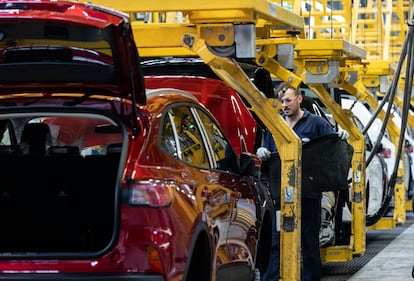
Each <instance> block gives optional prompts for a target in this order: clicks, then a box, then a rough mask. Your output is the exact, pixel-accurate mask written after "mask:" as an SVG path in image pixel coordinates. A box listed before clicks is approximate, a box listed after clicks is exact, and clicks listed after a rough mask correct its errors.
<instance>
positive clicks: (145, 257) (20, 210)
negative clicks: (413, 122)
mask: <svg viewBox="0 0 414 281" xmlns="http://www.w3.org/2000/svg"><path fill="white" fill-rule="evenodd" d="M0 11H1V13H0V34H1V35H2V38H3V40H2V41H0V49H1V52H0V53H1V54H2V55H1V56H0V133H1V134H0V141H1V145H0V155H1V157H0V170H1V171H2V182H1V183H0V220H1V221H2V231H1V232H0V273H1V274H0V280H29V279H30V280H57V279H62V280H98V279H99V280H152V281H161V280H163V281H173V280H174V281H175V280H184V281H193V280H196V279H198V280H200V281H211V280H217V281H219V280H220V281H221V280H238V281H241V280H246V281H250V280H252V279H253V277H254V274H255V272H256V269H258V270H259V271H264V270H266V267H267V266H268V260H269V255H270V249H269V247H268V246H267V241H270V235H271V219H270V217H271V212H272V203H271V200H270V199H269V196H268V193H267V191H266V189H265V188H264V187H263V186H262V185H261V184H260V182H258V181H257V180H256V179H255V177H254V175H255V172H256V171H257V169H258V167H257V166H255V165H256V164H257V163H258V161H256V160H257V158H255V157H254V156H252V155H247V154H245V153H242V154H241V155H240V157H238V155H237V154H236V153H235V150H234V149H233V148H232V147H231V145H230V141H228V140H227V138H226V136H225V135H224V134H223V133H222V131H223V130H222V128H221V127H220V125H219V124H218V123H217V121H216V120H215V118H214V117H213V116H212V115H211V114H210V112H209V111H208V110H207V109H206V108H205V107H204V106H203V105H202V104H201V103H200V102H199V101H197V99H196V98H195V97H194V96H193V95H191V94H190V93H188V92H185V91H179V90H172V89H170V90H156V91H146V89H145V85H144V81H143V80H144V79H143V75H142V71H141V68H140V65H139V55H138V52H137V48H136V46H135V44H134V41H133V36H132V32H131V27H130V24H129V20H128V17H127V16H126V15H124V14H122V13H119V12H116V11H113V10H108V9H104V8H102V7H95V6H93V5H90V4H88V5H86V4H85V5H84V4H80V3H74V2H65V1H0ZM147 92H148V93H147ZM147 94H148V95H147ZM183 112H187V113H188V114H181V115H180V114H178V113H183ZM184 128H185V129H184ZM211 130H213V131H211ZM196 132H198V135H197V134H196ZM196 136H198V137H196ZM239 158H240V159H239Z"/></svg>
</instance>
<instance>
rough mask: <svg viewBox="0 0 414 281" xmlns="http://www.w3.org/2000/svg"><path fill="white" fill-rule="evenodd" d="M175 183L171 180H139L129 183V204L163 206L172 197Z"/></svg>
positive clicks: (167, 203) (170, 200)
mask: <svg viewBox="0 0 414 281" xmlns="http://www.w3.org/2000/svg"><path fill="white" fill-rule="evenodd" d="M175 189H176V184H175V183H174V182H171V181H161V180H139V181H135V182H133V183H132V184H131V194H130V197H129V204H131V205H146V206H150V207H165V206H168V205H169V204H171V202H172V200H173V198H174V191H175Z"/></svg>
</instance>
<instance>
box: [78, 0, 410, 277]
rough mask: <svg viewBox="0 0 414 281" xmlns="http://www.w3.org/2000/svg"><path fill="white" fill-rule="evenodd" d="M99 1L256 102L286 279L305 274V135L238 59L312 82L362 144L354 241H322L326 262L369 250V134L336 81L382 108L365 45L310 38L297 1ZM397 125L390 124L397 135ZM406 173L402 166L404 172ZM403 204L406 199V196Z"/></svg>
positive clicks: (146, 48) (155, 49) (150, 52)
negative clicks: (276, 187) (369, 81)
mask: <svg viewBox="0 0 414 281" xmlns="http://www.w3.org/2000/svg"><path fill="white" fill-rule="evenodd" d="M85 2H90V1H85ZM92 2H93V4H96V5H101V6H105V7H109V8H112V9H116V10H119V11H123V12H125V13H128V14H129V15H130V18H131V20H132V26H133V29H134V30H133V32H134V36H135V40H136V43H137V46H138V49H139V53H140V56H142V57H144V58H145V57H151V58H153V57H199V58H201V59H202V60H203V61H204V63H205V64H207V65H208V66H210V68H211V69H212V70H213V71H214V72H215V73H216V74H217V75H218V76H219V77H220V78H221V79H222V80H223V81H225V82H226V83H227V84H228V85H229V86H231V87H232V88H233V89H234V90H236V91H237V92H238V93H239V94H240V95H241V96H242V97H243V98H244V99H245V100H246V101H247V102H248V103H249V105H250V106H251V108H250V109H251V110H252V111H253V112H254V113H255V114H256V115H257V116H258V117H259V118H260V120H261V121H262V122H263V124H264V125H265V126H266V127H267V128H268V129H269V131H270V132H271V133H272V134H273V136H274V140H275V143H276V145H277V147H278V148H279V152H280V158H281V161H282V165H281V167H282V168H281V175H282V177H281V186H282V187H283V188H282V189H281V198H282V202H281V249H280V250H281V261H280V262H281V268H280V271H281V272H280V273H281V279H280V280H292V281H293V280H300V260H301V259H300V225H301V221H300V210H301V209H300V196H299V194H300V189H301V164H300V163H301V152H302V148H301V141H300V139H299V138H298V137H297V135H296V134H295V133H294V132H293V131H292V130H291V129H290V127H289V126H288V125H287V124H286V123H285V121H284V120H283V119H282V117H281V116H280V114H279V111H280V108H281V104H280V103H279V102H278V101H277V100H275V99H272V98H267V97H266V96H265V95H264V94H263V93H262V92H261V91H259V90H258V89H257V87H256V86H254V84H252V82H251V81H250V80H249V78H248V77H247V75H246V74H245V73H244V71H243V70H242V68H241V67H240V65H239V62H238V61H239V60H240V59H242V60H251V61H252V63H255V64H256V65H257V66H262V67H264V68H265V69H266V70H268V71H269V72H270V73H271V74H272V75H274V76H275V77H277V78H279V79H281V80H283V81H285V82H287V83H289V84H290V85H292V86H294V87H298V86H299V85H301V84H302V83H304V84H306V85H307V86H308V87H309V88H310V89H311V90H313V91H314V92H315V93H316V94H317V96H318V97H319V99H320V100H321V101H322V102H323V104H324V105H325V106H326V107H327V108H328V110H329V111H330V112H331V113H332V115H333V117H334V119H335V120H336V122H337V123H338V124H339V125H340V126H341V127H342V128H343V129H345V130H347V131H348V132H349V133H350V138H349V143H350V144H351V145H352V147H353V148H354V155H353V158H352V183H351V185H352V186H351V188H350V190H351V196H350V199H351V208H350V209H351V214H352V221H351V226H350V231H349V237H348V239H347V243H346V244H341V245H333V246H328V247H325V248H322V249H321V253H322V258H323V261H324V262H341V261H349V260H352V259H354V258H355V257H358V256H361V255H363V254H364V252H365V246H366V245H365V235H366V231H367V228H366V226H365V207H366V205H365V204H366V202H365V200H366V196H365V167H366V160H365V142H364V136H363V134H362V133H361V132H360V131H359V130H358V128H357V127H356V126H355V125H354V123H353V122H352V121H351V119H350V116H349V113H348V112H347V111H346V110H343V109H342V108H341V107H340V105H339V104H338V103H337V102H336V101H335V100H334V98H333V97H332V95H331V93H330V92H329V88H341V89H344V90H346V91H347V92H348V93H350V94H352V95H354V96H356V97H358V98H361V97H362V98H363V99H364V100H366V101H367V102H369V103H370V105H372V106H373V107H374V108H376V105H377V104H376V103H377V101H376V100H375V99H374V97H373V95H372V93H371V92H369V91H368V90H367V85H366V84H364V83H363V81H364V79H366V78H367V75H368V74H370V75H372V73H370V72H369V71H367V63H365V62H364V60H366V58H367V52H366V50H365V49H363V48H361V47H359V46H357V45H355V44H352V43H350V42H349V41H347V40H344V39H343V38H327V39H307V38H306V31H305V23H304V18H303V16H301V15H300V14H298V13H295V12H294V10H295V9H298V8H299V7H300V6H299V4H298V2H297V1H296V3H295V1H293V2H292V7H291V8H292V11H290V10H288V9H285V8H283V7H281V6H280V5H278V4H277V3H275V2H276V1H275V2H272V1H268V0H227V1H204V2H197V1H188V0H183V1H162V0H151V1H144V0H118V1H111V0H94V1H92ZM287 2H289V1H287ZM345 2H346V1H345ZM149 19H150V20H149ZM374 75H376V74H374ZM390 124H391V125H388V126H389V129H390V131H392V132H395V136H397V131H396V129H395V128H394V127H393V125H392V123H390ZM402 174H403V170H401V169H398V177H402ZM401 184H402V183H401V182H397V183H396V189H398V190H400V189H404V187H403V186H402V187H401V186H400V185H401ZM396 203H397V204H400V203H401V202H398V201H397V202H396ZM401 204H402V205H404V206H405V202H402V203H401ZM398 206H400V205H398ZM396 210H397V211H396V213H395V214H394V217H395V218H394V219H393V221H392V222H391V224H393V225H395V224H396V223H395V221H398V223H404V220H405V214H404V211H405V207H401V209H399V207H398V208H396ZM386 227H392V226H386ZM381 228H383V226H381ZM269 243H270V242H269Z"/></svg>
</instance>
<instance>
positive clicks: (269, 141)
mask: <svg viewBox="0 0 414 281" xmlns="http://www.w3.org/2000/svg"><path fill="white" fill-rule="evenodd" d="M263 146H264V147H266V148H267V149H269V151H270V152H272V153H273V152H276V145H275V141H274V140H273V136H272V134H271V133H270V132H269V131H266V135H265V139H264V142H263Z"/></svg>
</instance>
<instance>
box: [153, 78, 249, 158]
mask: <svg viewBox="0 0 414 281" xmlns="http://www.w3.org/2000/svg"><path fill="white" fill-rule="evenodd" d="M145 85H146V87H147V88H149V89H156V88H176V89H181V90H184V91H187V92H190V93H192V94H193V95H195V96H196V97H197V98H198V99H199V101H200V102H201V103H202V104H204V106H206V107H207V108H208V109H209V110H210V111H211V112H212V113H213V115H214V117H215V118H216V119H217V120H218V121H219V123H220V125H221V126H222V127H223V130H224V131H225V132H226V135H227V136H228V137H229V139H230V141H231V143H232V144H233V147H234V149H235V150H236V153H237V154H238V155H240V154H241V153H242V152H250V153H254V152H255V147H254V146H255V141H256V129H257V125H256V121H255V119H254V117H253V116H252V114H251V113H250V111H249V110H248V109H247V108H246V105H245V104H244V102H243V100H242V99H241V98H240V96H239V94H238V93H237V92H236V91H234V89H232V88H231V87H229V86H227V85H226V84H225V83H224V82H223V81H221V80H218V79H213V78H206V77H201V76H173V75H170V76H146V77H145Z"/></svg>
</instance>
